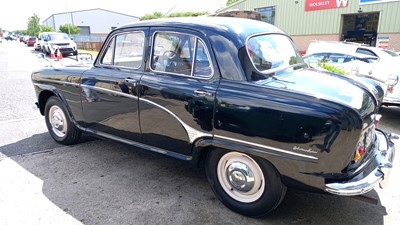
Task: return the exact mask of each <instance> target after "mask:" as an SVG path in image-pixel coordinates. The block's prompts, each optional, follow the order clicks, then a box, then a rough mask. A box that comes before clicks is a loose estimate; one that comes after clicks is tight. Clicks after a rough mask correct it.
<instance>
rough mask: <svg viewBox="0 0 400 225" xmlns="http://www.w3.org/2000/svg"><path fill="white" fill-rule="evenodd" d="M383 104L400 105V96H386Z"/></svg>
mask: <svg viewBox="0 0 400 225" xmlns="http://www.w3.org/2000/svg"><path fill="white" fill-rule="evenodd" d="M382 105H387V106H391V105H392V106H400V98H394V97H384V98H383V102H382Z"/></svg>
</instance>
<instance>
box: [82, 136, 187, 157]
mask: <svg viewBox="0 0 400 225" xmlns="http://www.w3.org/2000/svg"><path fill="white" fill-rule="evenodd" d="M85 131H87V132H90V133H93V134H96V135H99V136H102V137H105V138H108V139H111V140H116V141H118V142H122V143H125V144H128V145H132V146H135V147H138V148H141V149H144V150H148V151H152V152H156V153H160V154H163V155H168V156H172V157H174V158H178V159H182V160H185V161H190V160H192V159H193V157H192V156H188V155H183V154H179V153H176V152H172V151H167V150H164V149H161V148H157V147H153V146H149V145H146V144H142V143H139V142H135V141H130V140H127V139H123V138H120V137H117V136H114V135H112V134H107V133H103V132H100V131H94V130H92V129H86V130H85Z"/></svg>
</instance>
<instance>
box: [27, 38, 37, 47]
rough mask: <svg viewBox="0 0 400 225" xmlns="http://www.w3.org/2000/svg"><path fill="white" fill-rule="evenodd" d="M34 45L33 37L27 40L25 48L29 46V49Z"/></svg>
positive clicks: (34, 39)
mask: <svg viewBox="0 0 400 225" xmlns="http://www.w3.org/2000/svg"><path fill="white" fill-rule="evenodd" d="M35 43H36V38H35V37H29V38H27V41H26V45H27V46H29V47H31V46H34V45H35Z"/></svg>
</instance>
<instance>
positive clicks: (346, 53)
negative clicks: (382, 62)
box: [303, 50, 378, 59]
mask: <svg viewBox="0 0 400 225" xmlns="http://www.w3.org/2000/svg"><path fill="white" fill-rule="evenodd" d="M321 53H322V54H324V53H328V54H343V55H350V56H354V57H357V58H361V59H378V57H376V56H372V55H366V54H361V53H356V52H355V53H352V52H341V51H338V52H336V51H335V50H332V51H320V52H314V53H311V54H306V55H304V56H303V57H309V56H311V55H315V54H321Z"/></svg>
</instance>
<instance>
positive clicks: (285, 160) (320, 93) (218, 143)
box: [32, 17, 398, 217]
mask: <svg viewBox="0 0 400 225" xmlns="http://www.w3.org/2000/svg"><path fill="white" fill-rule="evenodd" d="M32 82H33V85H34V89H35V92H36V95H37V103H36V104H37V106H38V108H39V109H40V113H41V114H42V115H44V116H45V121H46V125H47V127H48V130H49V133H50V135H51V136H52V137H53V139H54V140H56V141H57V142H59V143H62V144H74V143H77V141H78V140H79V137H80V134H81V133H82V132H86V133H89V134H93V135H96V136H100V137H105V138H109V139H112V140H115V141H120V142H123V143H125V144H128V145H132V146H136V147H140V148H142V149H144V150H148V151H151V152H157V153H160V154H164V155H167V156H171V157H175V158H178V159H182V160H186V161H190V162H193V163H195V164H199V165H203V164H202V163H199V162H203V161H205V171H206V175H207V179H208V181H209V183H210V186H211V188H212V190H213V191H214V193H215V195H216V196H217V197H218V199H220V200H221V201H222V203H224V204H225V205H226V206H227V207H229V208H230V209H231V210H233V211H235V212H238V213H241V214H243V215H246V216H251V217H258V216H263V215H266V214H267V213H269V212H271V211H272V210H273V209H275V208H276V207H277V206H278V205H279V203H280V202H281V200H282V199H283V197H284V195H285V191H286V187H292V188H299V189H302V190H308V191H315V192H319V193H326V194H329V193H331V194H337V195H346V196H348V195H360V194H363V193H365V192H368V191H370V190H372V189H373V188H374V187H375V186H376V185H377V184H378V183H381V184H382V185H384V184H385V183H384V182H382V181H383V177H385V180H384V181H385V182H386V181H388V172H389V171H390V168H391V166H392V162H393V160H394V151H395V145H396V143H395V142H396V140H398V139H396V138H398V136H397V135H395V134H386V133H385V132H383V131H380V130H378V129H376V123H377V122H378V120H379V118H380V116H379V115H378V114H377V112H378V108H379V102H380V101H381V100H382V98H383V93H381V92H374V91H370V90H369V89H368V87H366V86H365V85H363V84H362V83H360V82H357V81H355V80H352V79H349V78H347V77H343V76H339V75H337V74H333V73H327V72H320V71H316V70H314V69H311V68H309V67H308V66H307V64H305V63H304V61H303V59H302V57H301V55H300V53H299V52H298V50H297V49H296V48H295V46H294V43H293V41H292V39H291V38H290V37H289V36H287V35H286V34H285V33H284V32H282V31H281V30H279V29H278V28H276V27H275V26H273V25H270V24H268V23H264V22H260V21H255V20H249V19H242V18H223V17H193V18H170V19H157V20H149V21H140V22H135V23H131V24H127V25H124V26H121V27H119V28H117V29H115V30H113V31H112V32H111V33H110V34H109V35H108V37H107V39H106V40H105V42H104V44H103V46H102V48H101V50H100V53H99V54H98V56H97V58H96V60H95V62H94V63H93V65H76V66H69V67H58V68H51V67H46V68H42V69H40V70H37V71H34V72H33V73H32ZM369 82H371V84H373V83H374V81H373V80H369ZM143 182H146V181H143ZM194 191H195V187H194Z"/></svg>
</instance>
